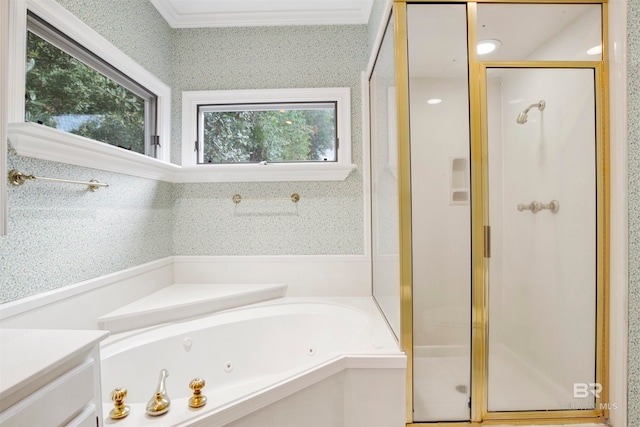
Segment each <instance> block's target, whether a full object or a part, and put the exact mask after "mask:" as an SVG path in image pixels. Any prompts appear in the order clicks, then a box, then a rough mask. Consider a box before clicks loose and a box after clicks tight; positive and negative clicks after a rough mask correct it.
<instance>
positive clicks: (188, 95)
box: [177, 88, 356, 182]
mask: <svg viewBox="0 0 640 427" xmlns="http://www.w3.org/2000/svg"><path fill="white" fill-rule="evenodd" d="M303 101H305V102H322V101H336V102H337V103H338V107H337V109H338V111H337V114H338V117H337V121H338V129H337V135H338V139H339V141H340V146H339V148H338V161H337V162H323V163H289V164H284V163H271V164H267V165H258V164H249V165H247V164H244V165H232V164H228V165H198V164H197V163H196V155H195V152H194V143H195V141H196V140H197V139H198V136H197V117H198V116H197V114H198V113H197V111H198V105H199V104H237V103H278V102H303ZM182 166H183V167H184V169H183V172H184V173H183V174H181V175H180V177H178V178H177V179H178V180H179V182H202V181H204V182H238V181H245V182H247V181H338V180H345V179H346V178H347V177H348V176H349V174H350V173H351V171H352V170H353V169H355V167H356V165H353V164H351V91H350V89H349V88H306V89H257V90H211V91H185V92H182Z"/></svg>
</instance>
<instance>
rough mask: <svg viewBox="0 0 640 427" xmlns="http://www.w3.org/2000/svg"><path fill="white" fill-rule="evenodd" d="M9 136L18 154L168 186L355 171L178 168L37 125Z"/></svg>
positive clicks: (342, 175) (333, 167) (328, 166)
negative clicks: (158, 182)
mask: <svg viewBox="0 0 640 427" xmlns="http://www.w3.org/2000/svg"><path fill="white" fill-rule="evenodd" d="M7 134H8V138H9V141H10V142H11V145H12V146H13V148H14V149H15V151H16V153H17V154H18V155H19V156H24V157H34V158H36V159H41V160H49V161H53V162H60V163H67V164H72V165H76V166H83V167H87V168H92V169H98V170H104V171H109V172H116V173H122V174H126V175H132V176H137V177H140V178H149V179H156V180H160V181H167V182H185V183H188V182H276V181H344V180H345V179H347V177H348V176H349V174H350V173H351V171H352V170H354V169H355V168H356V165H352V164H339V163H312V164H303V163H289V164H282V163H280V164H276V163H272V164H267V165H257V164H250V165H197V166H187V167H181V166H178V165H174V164H172V163H167V162H164V161H161V160H157V159H154V158H151V157H148V156H145V155H142V154H139V153H134V152H131V151H127V150H123V149H121V148H118V147H114V146H111V145H108V144H104V143H102V142H97V141H93V140H91V139H88V138H84V137H82V136H78V135H74V134H71V133H68V132H63V131H60V130H57V129H53V128H50V127H47V126H43V125H39V124H36V123H10V124H9V126H8V127H7ZM24 172H26V173H29V171H24Z"/></svg>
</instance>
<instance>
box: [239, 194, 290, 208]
mask: <svg viewBox="0 0 640 427" xmlns="http://www.w3.org/2000/svg"><path fill="white" fill-rule="evenodd" d="M231 200H232V201H233V203H235V204H236V205H237V204H238V203H240V202H241V201H243V200H291V201H292V202H293V203H298V202H299V201H300V195H299V194H298V193H293V194H292V195H291V197H244V198H243V197H242V196H241V195H239V194H234V195H233V197H232V198H231Z"/></svg>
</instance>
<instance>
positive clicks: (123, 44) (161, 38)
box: [57, 0, 172, 85]
mask: <svg viewBox="0 0 640 427" xmlns="http://www.w3.org/2000/svg"><path fill="white" fill-rule="evenodd" d="M57 2H58V3H59V4H60V5H61V6H63V7H64V8H65V9H67V10H68V11H69V12H71V13H73V14H74V15H75V16H77V17H78V18H80V19H81V20H82V21H84V23H85V24H87V25H88V26H90V27H91V28H92V29H93V30H95V31H96V32H97V33H98V34H100V35H101V36H102V37H104V38H106V39H107V40H109V41H110V42H111V43H112V44H113V45H114V46H115V47H117V48H118V49H120V50H121V51H123V52H124V53H126V54H127V55H128V56H129V57H131V58H132V59H133V60H134V61H136V62H137V63H138V64H140V65H142V66H143V67H144V68H146V69H147V71H149V72H151V73H152V74H154V75H155V76H156V77H158V78H159V79H160V80H162V81H163V82H165V83H166V84H168V85H170V76H171V56H170V55H169V52H168V49H167V47H168V46H170V45H171V35H172V29H171V27H169V24H167V22H166V21H165V20H164V18H163V17H162V15H160V13H159V12H158V10H157V9H156V8H155V7H153V5H152V4H151V2H150V1H149V0H108V1H105V0H57Z"/></svg>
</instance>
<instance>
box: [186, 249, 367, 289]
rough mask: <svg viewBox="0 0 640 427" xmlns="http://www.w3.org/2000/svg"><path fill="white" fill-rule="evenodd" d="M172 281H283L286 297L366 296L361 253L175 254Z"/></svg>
mask: <svg viewBox="0 0 640 427" xmlns="http://www.w3.org/2000/svg"><path fill="white" fill-rule="evenodd" d="M173 268H174V280H175V283H228V284H233V283H284V284H286V285H287V286H288V291H287V296H345V297H351V296H370V295H371V261H370V260H369V258H368V257H367V256H364V255H295V256H278V255H275V256H176V257H174V266H173Z"/></svg>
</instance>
